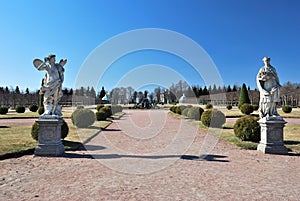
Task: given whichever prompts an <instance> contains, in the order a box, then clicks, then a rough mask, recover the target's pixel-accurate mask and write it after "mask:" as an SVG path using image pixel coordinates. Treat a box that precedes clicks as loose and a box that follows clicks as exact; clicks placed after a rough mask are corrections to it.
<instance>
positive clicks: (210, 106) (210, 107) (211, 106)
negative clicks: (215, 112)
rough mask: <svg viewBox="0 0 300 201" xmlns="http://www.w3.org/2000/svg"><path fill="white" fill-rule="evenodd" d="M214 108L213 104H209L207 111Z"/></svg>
mask: <svg viewBox="0 0 300 201" xmlns="http://www.w3.org/2000/svg"><path fill="white" fill-rule="evenodd" d="M213 107H214V106H213V105H212V104H210V103H209V104H207V105H206V106H205V109H212V108H213Z"/></svg>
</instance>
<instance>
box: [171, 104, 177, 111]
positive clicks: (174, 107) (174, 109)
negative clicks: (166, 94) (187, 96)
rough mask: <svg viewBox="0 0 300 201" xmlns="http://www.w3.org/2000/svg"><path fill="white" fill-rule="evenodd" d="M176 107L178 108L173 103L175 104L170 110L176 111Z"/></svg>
mask: <svg viewBox="0 0 300 201" xmlns="http://www.w3.org/2000/svg"><path fill="white" fill-rule="evenodd" d="M176 108H177V106H175V105H173V106H172V107H171V108H170V110H171V111H172V112H174V113H176Z"/></svg>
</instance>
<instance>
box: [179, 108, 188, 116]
mask: <svg viewBox="0 0 300 201" xmlns="http://www.w3.org/2000/svg"><path fill="white" fill-rule="evenodd" d="M189 110H190V108H188V107H187V108H185V109H184V110H183V111H182V112H181V115H183V116H185V117H187V114H188V112H189Z"/></svg>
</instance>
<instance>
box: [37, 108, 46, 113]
mask: <svg viewBox="0 0 300 201" xmlns="http://www.w3.org/2000/svg"><path fill="white" fill-rule="evenodd" d="M44 112H45V108H44V107H39V109H38V113H39V115H42V114H44Z"/></svg>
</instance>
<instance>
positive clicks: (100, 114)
mask: <svg viewBox="0 0 300 201" xmlns="http://www.w3.org/2000/svg"><path fill="white" fill-rule="evenodd" d="M106 117H107V115H106V113H105V112H104V111H99V112H96V119H97V121H105V120H106Z"/></svg>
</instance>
